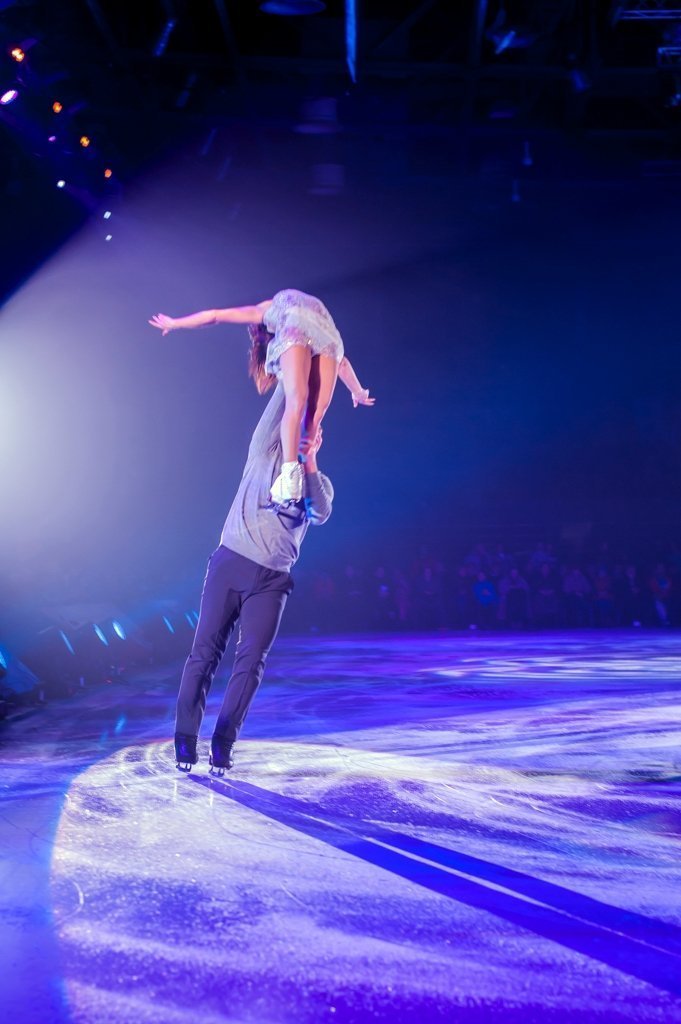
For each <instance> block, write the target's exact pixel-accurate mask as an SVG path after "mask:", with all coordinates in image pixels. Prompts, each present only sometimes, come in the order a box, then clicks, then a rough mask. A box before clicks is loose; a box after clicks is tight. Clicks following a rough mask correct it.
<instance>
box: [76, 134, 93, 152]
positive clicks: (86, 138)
mask: <svg viewBox="0 0 681 1024" xmlns="http://www.w3.org/2000/svg"><path fill="white" fill-rule="evenodd" d="M78 141H79V142H80V144H81V146H82V147H83V149H87V148H88V146H89V145H90V138H89V136H88V135H81V137H80V139H79V140H78Z"/></svg>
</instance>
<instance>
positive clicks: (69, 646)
mask: <svg viewBox="0 0 681 1024" xmlns="http://www.w3.org/2000/svg"><path fill="white" fill-rule="evenodd" d="M59 636H60V637H61V638H62V640H63V642H64V647H65V648H66V650H67V651H69V652H70V653H71V654H74V655H75V653H76V652H75V651H74V649H73V644H72V643H71V641H70V640H69V638H68V637H67V635H66V633H65V632H64V630H63V629H60V630H59Z"/></svg>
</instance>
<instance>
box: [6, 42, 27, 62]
mask: <svg viewBox="0 0 681 1024" xmlns="http://www.w3.org/2000/svg"><path fill="white" fill-rule="evenodd" d="M9 55H10V57H11V58H12V60H15V61H16V62H17V64H21V63H23V61H25V60H26V53H25V51H24V50H22V49H21V47H20V46H14V47H12V49H11V50H10V51H9Z"/></svg>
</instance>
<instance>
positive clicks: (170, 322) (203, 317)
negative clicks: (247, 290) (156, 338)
mask: <svg viewBox="0 0 681 1024" xmlns="http://www.w3.org/2000/svg"><path fill="white" fill-rule="evenodd" d="M271 301H272V300H271V299H267V300H266V301H265V302H259V303H258V304H257V305H256V306H230V307H228V308H227V309H203V310H201V312H200V313H190V314H189V316H178V317H172V316H166V314H165V313H156V315H155V316H152V318H151V319H150V321H149V323H150V324H151V326H152V327H158V329H159V330H160V331H163V333H164V334H167V333H168V331H176V330H178V329H179V328H180V327H210V326H211V325H213V324H261V323H262V318H263V316H264V315H265V310H266V309H267V307H268V306H269V305H270V302H271Z"/></svg>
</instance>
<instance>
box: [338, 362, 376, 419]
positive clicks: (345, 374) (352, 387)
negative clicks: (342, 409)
mask: <svg viewBox="0 0 681 1024" xmlns="http://www.w3.org/2000/svg"><path fill="white" fill-rule="evenodd" d="M338 376H339V377H340V379H341V380H342V381H343V383H344V384H345V386H346V388H347V389H348V391H349V392H350V394H351V395H352V404H353V405H354V407H355V409H356V408H357V406H358V405H373V404H374V402H375V401H376V399H375V398H369V389H368V388H363V387H362V385H361V384H360V382H359V379H358V377H357V374H356V373H355V371H354V370H353V368H352V363H351V362H350V360H349V359H348V357H347V356H343V358H342V359H341V361H340V363H339V366H338Z"/></svg>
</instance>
